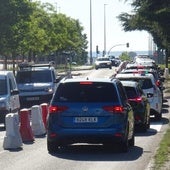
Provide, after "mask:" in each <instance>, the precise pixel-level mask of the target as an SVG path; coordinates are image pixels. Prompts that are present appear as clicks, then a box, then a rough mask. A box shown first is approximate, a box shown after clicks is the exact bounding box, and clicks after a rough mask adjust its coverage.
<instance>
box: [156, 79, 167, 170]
mask: <svg viewBox="0 0 170 170" xmlns="http://www.w3.org/2000/svg"><path fill="white" fill-rule="evenodd" d="M165 93H170V79H168V80H167V81H166V90H165ZM169 125H170V124H169ZM169 159H170V126H169V127H168V129H167V131H166V133H165V134H164V136H163V138H162V140H161V142H160V144H159V148H158V150H157V151H156V154H155V156H154V170H161V168H163V166H164V165H165V163H166V161H169Z"/></svg>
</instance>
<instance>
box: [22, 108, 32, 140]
mask: <svg viewBox="0 0 170 170" xmlns="http://www.w3.org/2000/svg"><path fill="white" fill-rule="evenodd" d="M20 133H21V137H22V141H23V142H33V141H34V135H33V132H32V129H31V125H30V111H29V110H28V109H22V110H21V111H20Z"/></svg>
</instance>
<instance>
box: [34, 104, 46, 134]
mask: <svg viewBox="0 0 170 170" xmlns="http://www.w3.org/2000/svg"><path fill="white" fill-rule="evenodd" d="M41 112H42V110H41V107H40V106H39V105H34V106H32V107H31V118H32V124H31V126H32V130H33V133H34V135H35V136H41V135H45V134H46V129H45V127H44V124H43V120H42V113H41Z"/></svg>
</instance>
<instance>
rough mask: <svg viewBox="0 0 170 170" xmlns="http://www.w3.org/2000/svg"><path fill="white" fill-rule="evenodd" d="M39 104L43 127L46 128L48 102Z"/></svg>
mask: <svg viewBox="0 0 170 170" xmlns="http://www.w3.org/2000/svg"><path fill="white" fill-rule="evenodd" d="M40 106H41V110H42V120H43V123H44V127H45V129H47V115H48V104H47V103H42V104H41V105H40Z"/></svg>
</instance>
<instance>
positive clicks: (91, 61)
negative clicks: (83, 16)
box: [90, 0, 93, 65]
mask: <svg viewBox="0 0 170 170" xmlns="http://www.w3.org/2000/svg"><path fill="white" fill-rule="evenodd" d="M92 63H93V58H92V5H91V0H90V64H91V65H92Z"/></svg>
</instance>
